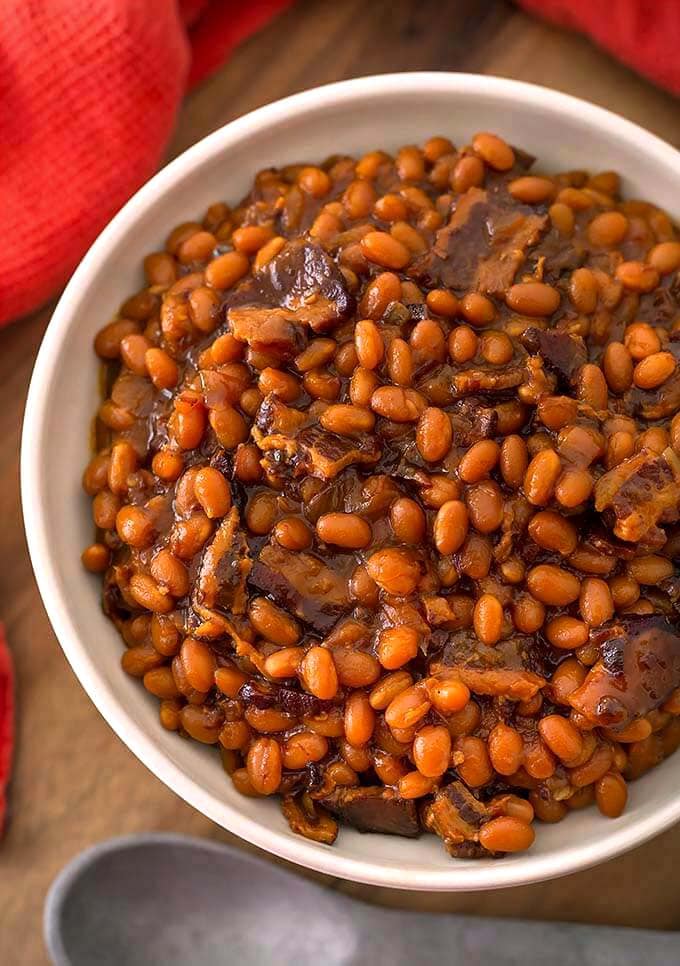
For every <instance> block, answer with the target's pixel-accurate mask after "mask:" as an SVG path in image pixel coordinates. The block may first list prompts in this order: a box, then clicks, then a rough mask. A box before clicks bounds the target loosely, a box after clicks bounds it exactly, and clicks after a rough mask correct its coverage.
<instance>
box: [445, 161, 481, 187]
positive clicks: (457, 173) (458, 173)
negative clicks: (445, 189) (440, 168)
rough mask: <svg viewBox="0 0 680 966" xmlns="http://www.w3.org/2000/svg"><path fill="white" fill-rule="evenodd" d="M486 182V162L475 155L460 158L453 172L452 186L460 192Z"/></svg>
mask: <svg viewBox="0 0 680 966" xmlns="http://www.w3.org/2000/svg"><path fill="white" fill-rule="evenodd" d="M483 183H484V162H483V161H482V159H481V158H476V157H474V156H473V155H469V154H468V155H465V156H464V157H462V158H460V159H459V160H458V161H457V162H456V164H455V166H454V169H453V172H452V173H451V187H452V188H453V190H454V191H456V192H458V193H459V194H463V192H465V191H468V190H469V189H470V188H476V187H478V186H479V185H481V184H483Z"/></svg>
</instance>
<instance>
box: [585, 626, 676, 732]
mask: <svg viewBox="0 0 680 966" xmlns="http://www.w3.org/2000/svg"><path fill="white" fill-rule="evenodd" d="M590 639H591V641H593V642H594V643H596V644H599V645H600V654H601V658H600V660H599V661H598V662H597V663H596V664H595V665H594V666H593V667H592V668H591V670H590V671H589V672H588V676H587V677H586V679H585V681H584V682H583V684H582V685H581V687H580V688H578V689H577V690H576V691H574V692H573V694H572V695H571V696H570V698H569V702H570V704H571V706H572V707H573V708H575V709H576V711H579V712H580V713H581V714H583V715H585V716H586V717H587V718H588V719H589V720H590V721H593V722H595V723H596V724H597V725H599V726H601V727H606V728H625V727H626V725H628V724H630V723H631V721H633V720H634V719H635V718H638V717H639V716H640V715H645V714H647V712H649V711H652V710H653V709H654V708H658V707H659V705H661V704H663V702H664V701H665V700H666V698H667V697H668V696H669V695H670V693H671V692H672V691H674V690H675V688H677V687H678V686H680V631H678V627H677V626H676V624H674V623H672V622H671V621H670V620H669V619H668V618H667V617H664V616H662V615H661V614H625V615H621V616H619V617H617V618H616V619H615V620H613V621H610V622H609V623H607V624H603V625H602V627H598V628H596V629H594V630H593V631H591V634H590Z"/></svg>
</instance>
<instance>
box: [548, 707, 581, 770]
mask: <svg viewBox="0 0 680 966" xmlns="http://www.w3.org/2000/svg"><path fill="white" fill-rule="evenodd" d="M538 732H539V734H540V736H541V738H542V739H543V741H545V743H546V745H547V746H548V748H549V749H550V750H551V751H552V753H553V754H554V755H557V757H558V758H559V759H560V760H561V761H563V762H565V763H566V764H567V765H568V764H569V762H573V761H574V760H575V759H577V758H578V757H579V755H580V754H581V751H582V749H583V738H582V737H581V733H580V731H579V730H578V728H575V727H574V725H573V724H572V723H571V721H569V720H568V718H563V717H562V716H561V715H558V714H549V715H547V716H546V717H545V718H541V720H540V721H539V722H538Z"/></svg>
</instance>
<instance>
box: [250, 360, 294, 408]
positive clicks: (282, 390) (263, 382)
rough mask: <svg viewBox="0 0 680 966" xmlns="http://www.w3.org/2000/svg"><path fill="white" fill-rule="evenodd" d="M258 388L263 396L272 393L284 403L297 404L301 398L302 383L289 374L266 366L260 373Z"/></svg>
mask: <svg viewBox="0 0 680 966" xmlns="http://www.w3.org/2000/svg"><path fill="white" fill-rule="evenodd" d="M257 387H258V389H259V391H260V393H261V394H262V396H268V395H269V394H270V393H271V394H273V395H274V396H277V397H278V398H279V399H282V400H283V401H284V402H295V400H296V399H299V397H300V383H299V381H298V380H297V379H296V378H295V376H292V375H291V374H290V373H289V372H282V371H281V370H280V369H274V368H273V367H272V366H265V368H264V369H262V371H261V372H260V376H259V379H258V381H257Z"/></svg>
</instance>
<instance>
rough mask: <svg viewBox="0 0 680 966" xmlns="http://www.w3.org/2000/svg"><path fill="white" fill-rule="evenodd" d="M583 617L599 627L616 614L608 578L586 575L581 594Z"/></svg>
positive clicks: (580, 604) (580, 605)
mask: <svg viewBox="0 0 680 966" xmlns="http://www.w3.org/2000/svg"><path fill="white" fill-rule="evenodd" d="M579 611H580V612H581V617H582V618H583V620H584V621H585V622H586V624H588V625H589V626H590V627H599V626H600V624H604V623H605V622H606V621H608V620H611V618H612V617H613V615H614V601H613V600H612V595H611V591H610V590H609V585H608V584H607V582H606V580H602V579H600V578H598V577H586V578H585V579H584V580H583V582H582V584H581V592H580V596H579Z"/></svg>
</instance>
